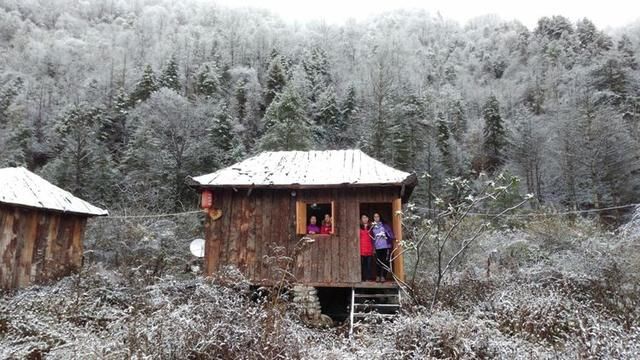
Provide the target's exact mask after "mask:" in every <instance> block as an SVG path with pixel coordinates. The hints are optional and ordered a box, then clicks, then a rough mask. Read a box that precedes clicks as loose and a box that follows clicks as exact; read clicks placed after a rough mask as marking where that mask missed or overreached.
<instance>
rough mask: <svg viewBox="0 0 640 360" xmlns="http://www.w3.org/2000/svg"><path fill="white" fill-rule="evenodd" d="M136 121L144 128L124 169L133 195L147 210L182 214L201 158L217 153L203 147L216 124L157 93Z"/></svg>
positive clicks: (167, 93)
mask: <svg viewBox="0 0 640 360" xmlns="http://www.w3.org/2000/svg"><path fill="white" fill-rule="evenodd" d="M131 116H133V117H135V118H137V119H138V121H139V123H138V125H137V126H136V129H135V132H134V134H133V139H132V141H131V142H130V144H129V146H128V149H127V158H126V161H125V162H124V164H123V166H124V171H123V172H124V173H126V174H127V184H128V185H129V186H130V187H131V189H130V190H133V191H134V192H135V193H137V194H139V196H140V198H139V199H137V201H139V202H140V203H141V204H143V206H145V207H147V208H150V209H156V210H158V209H161V210H169V209H173V210H180V209H183V208H184V207H185V206H186V205H185V201H186V199H188V197H189V192H188V191H187V187H186V185H185V182H184V179H185V178H186V176H187V175H189V174H192V173H196V172H198V171H197V170H199V169H197V165H198V164H199V163H201V161H200V159H201V157H204V156H208V155H209V154H210V153H211V152H214V153H215V152H216V148H215V147H213V148H212V146H211V144H210V143H209V142H207V141H202V137H203V134H206V131H207V129H210V128H212V127H213V126H214V123H213V119H212V118H211V117H209V116H203V115H202V113H200V112H198V111H197V109H196V108H195V106H194V105H193V104H191V103H190V102H189V101H188V100H187V99H186V98H184V97H182V96H181V95H179V94H177V93H176V92H175V91H173V90H171V89H168V88H162V89H160V90H158V91H157V92H154V93H153V94H152V95H151V97H150V98H149V99H148V100H147V101H146V102H144V103H142V104H140V105H138V106H137V107H136V108H135V109H134V110H133V111H132V113H131ZM167 184H169V185H170V186H167ZM139 205H140V204H139Z"/></svg>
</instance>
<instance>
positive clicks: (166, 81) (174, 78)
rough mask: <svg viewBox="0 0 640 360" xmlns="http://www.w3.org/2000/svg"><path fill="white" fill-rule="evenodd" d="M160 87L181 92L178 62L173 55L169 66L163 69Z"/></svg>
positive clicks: (159, 81) (159, 82)
mask: <svg viewBox="0 0 640 360" xmlns="http://www.w3.org/2000/svg"><path fill="white" fill-rule="evenodd" d="M158 85H159V87H165V88H167V89H171V90H173V91H175V92H177V93H179V92H180V78H179V77H178V63H177V62H176V59H175V57H173V56H172V57H171V59H169V62H168V63H167V66H165V68H164V69H163V70H162V74H160V79H159V80H158Z"/></svg>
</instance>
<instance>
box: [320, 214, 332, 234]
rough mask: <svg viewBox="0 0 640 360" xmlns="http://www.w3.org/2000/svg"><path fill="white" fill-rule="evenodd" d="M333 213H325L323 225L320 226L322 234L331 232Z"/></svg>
mask: <svg viewBox="0 0 640 360" xmlns="http://www.w3.org/2000/svg"><path fill="white" fill-rule="evenodd" d="M331 228H332V226H331V215H329V214H324V220H322V226H320V234H331Z"/></svg>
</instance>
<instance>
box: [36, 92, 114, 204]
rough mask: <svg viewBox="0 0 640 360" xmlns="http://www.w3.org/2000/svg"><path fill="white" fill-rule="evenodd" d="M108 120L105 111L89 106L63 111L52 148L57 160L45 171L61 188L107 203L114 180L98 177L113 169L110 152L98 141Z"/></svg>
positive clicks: (56, 126) (57, 122)
mask: <svg viewBox="0 0 640 360" xmlns="http://www.w3.org/2000/svg"><path fill="white" fill-rule="evenodd" d="M105 118H106V113H105V110H104V109H102V108H100V107H95V106H91V105H89V104H80V105H77V106H73V107H71V108H70V109H69V110H67V111H66V112H64V113H63V114H62V115H61V116H60V117H59V118H58V119H56V122H55V125H54V129H55V135H56V136H55V137H54V138H53V139H55V140H54V141H55V143H54V144H53V145H52V147H53V149H54V150H55V151H57V155H56V158H55V160H54V161H52V162H50V163H49V164H47V166H46V167H45V169H44V171H45V173H47V174H48V175H49V176H50V177H51V178H52V179H55V181H56V183H57V184H58V185H59V186H62V187H64V188H67V189H70V191H72V192H73V193H75V194H79V195H80V196H85V197H87V198H92V199H101V200H103V201H107V200H108V199H107V197H109V196H110V194H109V191H108V190H106V189H109V188H110V187H111V185H112V184H111V181H113V178H112V177H111V176H107V177H100V176H97V174H98V173H99V172H100V171H102V170H108V169H112V168H113V164H112V163H110V161H109V156H108V152H107V151H106V149H105V148H103V147H102V145H101V142H100V141H98V132H99V129H100V127H101V124H102V122H103V121H104V119H105ZM105 153H107V154H105ZM100 188H101V189H102V190H103V191H100Z"/></svg>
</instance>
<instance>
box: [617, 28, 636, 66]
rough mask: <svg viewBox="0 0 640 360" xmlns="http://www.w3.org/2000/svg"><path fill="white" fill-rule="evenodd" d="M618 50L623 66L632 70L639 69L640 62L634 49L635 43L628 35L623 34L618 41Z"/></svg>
mask: <svg viewBox="0 0 640 360" xmlns="http://www.w3.org/2000/svg"><path fill="white" fill-rule="evenodd" d="M618 52H619V53H620V57H621V59H622V65H623V66H626V67H627V68H629V69H631V70H638V62H637V60H636V54H635V52H634V50H633V44H632V43H631V39H629V37H628V36H627V35H622V38H620V41H618Z"/></svg>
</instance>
